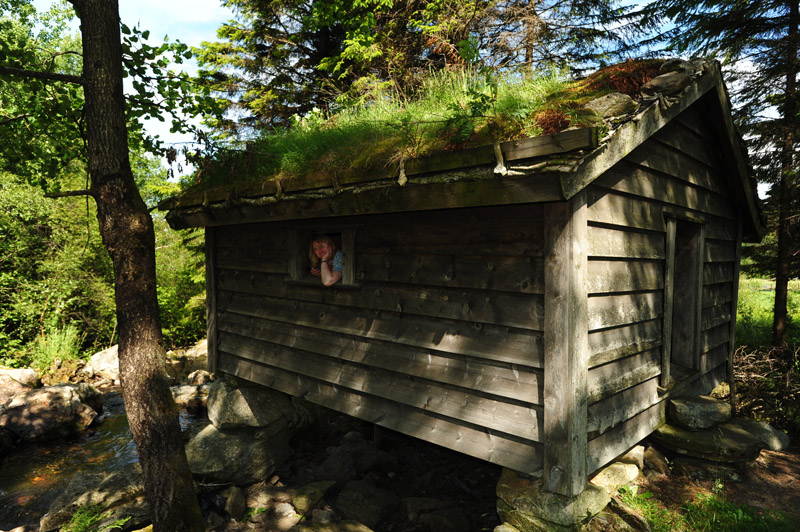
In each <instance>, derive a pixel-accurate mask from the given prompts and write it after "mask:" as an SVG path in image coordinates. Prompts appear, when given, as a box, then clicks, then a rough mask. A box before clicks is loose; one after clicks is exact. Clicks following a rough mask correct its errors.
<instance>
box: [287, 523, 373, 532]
mask: <svg viewBox="0 0 800 532" xmlns="http://www.w3.org/2000/svg"><path fill="white" fill-rule="evenodd" d="M289 532H373V531H372V529H371V528H369V527H368V526H366V525H364V524H362V523H359V522H358V521H339V522H338V523H323V522H319V523H317V522H315V523H301V524H299V525H297V526H294V527H292V528H291V529H290V530H289Z"/></svg>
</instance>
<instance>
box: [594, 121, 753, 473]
mask: <svg viewBox="0 0 800 532" xmlns="http://www.w3.org/2000/svg"><path fill="white" fill-rule="evenodd" d="M707 123H708V120H706V119H704V117H703V116H702V114H701V111H699V110H697V109H695V108H690V109H688V110H687V111H686V112H684V113H683V114H682V115H680V116H679V117H678V118H677V119H675V120H673V121H672V122H671V123H670V124H668V125H667V126H666V127H665V128H664V129H662V130H661V131H659V132H658V133H657V134H656V135H654V137H652V138H651V139H649V140H648V141H647V142H645V143H644V144H643V145H641V146H639V147H638V148H637V149H636V150H634V151H633V152H632V153H631V154H630V155H628V156H627V157H626V158H625V159H624V160H623V161H621V162H620V163H618V164H617V165H615V166H614V167H613V168H612V169H611V170H610V171H609V172H607V174H606V175H604V176H602V177H601V178H599V179H598V180H596V181H595V182H594V183H593V185H592V186H591V187H590V188H589V189H588V191H587V192H588V195H589V196H588V197H589V199H588V205H589V234H588V240H589V242H588V247H589V270H588V273H589V275H588V281H587V282H588V284H589V305H588V308H589V354H590V355H589V356H590V360H589V366H590V370H589V379H588V381H589V384H588V386H589V402H590V406H589V423H588V430H589V433H590V441H589V457H588V467H587V469H588V470H589V471H590V472H591V471H595V470H596V469H598V468H599V467H602V466H603V465H604V464H606V463H607V462H608V461H610V460H613V459H614V458H615V457H616V456H618V455H619V454H620V453H622V452H624V451H626V450H627V449H628V448H630V447H631V446H632V445H634V444H635V443H636V442H638V441H639V440H641V439H642V438H643V437H645V436H647V434H649V433H650V432H651V431H652V430H653V429H654V428H655V427H657V426H658V425H659V424H660V423H661V422H662V421H663V419H664V404H663V400H664V397H666V396H665V395H664V394H659V388H658V385H659V375H660V373H661V357H662V344H663V341H664V339H663V337H662V330H663V327H664V321H665V320H664V306H665V260H666V256H665V248H666V227H667V221H666V220H667V217H669V216H673V217H682V218H686V219H692V220H697V221H700V222H702V223H703V234H704V236H705V241H704V248H703V252H704V260H703V271H702V275H703V280H702V300H701V301H702V313H701V314H702V315H701V316H700V321H701V326H700V330H701V333H700V338H699V344H700V346H701V350H700V353H701V355H700V357H699V359H698V360H697V366H696V372H695V373H694V375H693V376H692V377H690V378H689V379H687V381H688V382H683V383H681V387H680V389H681V390H682V392H683V393H689V392H706V391H708V389H709V387H710V386H713V384H715V383H717V382H719V380H720V379H724V378H725V370H726V364H727V359H728V353H729V350H730V338H731V325H732V324H731V320H733V319H735V303H734V301H735V283H734V279H735V272H737V271H738V270H737V268H736V267H735V260H736V258H737V255H736V251H737V249H738V246H739V241H737V236H738V235H737V220H736V218H737V213H736V210H735V208H734V203H733V201H732V196H731V193H730V190H729V187H728V185H727V183H726V171H725V169H724V166H723V164H722V162H721V158H720V157H719V154H718V152H717V151H716V148H715V146H716V144H715V140H714V139H715V137H714V134H713V133H712V132H711V131H710V130H709V127H708V125H707ZM739 240H740V238H739ZM675 267H676V268H681V267H686V266H685V265H682V264H676V266H675ZM677 390H678V389H677V388H676V389H675V390H674V391H673V392H675V393H677Z"/></svg>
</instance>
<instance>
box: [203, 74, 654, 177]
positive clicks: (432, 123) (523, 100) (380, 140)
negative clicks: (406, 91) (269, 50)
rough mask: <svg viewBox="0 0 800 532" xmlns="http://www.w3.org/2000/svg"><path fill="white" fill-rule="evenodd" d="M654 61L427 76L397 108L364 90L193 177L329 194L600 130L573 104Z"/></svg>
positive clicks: (381, 93)
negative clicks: (415, 164) (406, 167)
mask: <svg viewBox="0 0 800 532" xmlns="http://www.w3.org/2000/svg"><path fill="white" fill-rule="evenodd" d="M659 66H660V62H659V61H653V60H648V61H629V62H627V63H622V64H621V65H617V66H615V67H609V68H606V69H603V70H600V71H598V72H597V73H595V74H593V75H592V76H590V77H588V78H586V79H584V80H581V81H571V80H569V79H568V78H567V76H566V75H565V73H564V72H561V71H558V70H549V71H546V72H542V73H539V74H538V75H533V76H530V75H528V76H522V75H512V74H508V75H502V74H496V73H494V74H486V73H481V72H478V71H475V70H470V69H461V70H453V71H441V72H436V73H432V74H431V75H430V77H429V78H428V79H427V81H426V82H425V83H424V85H423V87H422V89H421V90H420V91H419V93H418V95H417V96H416V97H415V98H413V99H411V100H403V99H401V98H398V97H397V95H396V94H395V93H394V92H393V91H392V90H390V89H388V88H387V87H386V86H385V85H380V84H373V85H372V86H370V87H369V88H367V89H366V90H363V91H362V92H360V93H359V97H358V99H356V100H351V101H345V100H344V98H342V99H340V101H339V104H340V105H339V109H338V110H337V111H336V112H335V113H333V114H330V115H327V114H325V113H322V112H319V111H315V112H312V113H309V114H308V115H306V116H302V117H298V118H297V119H296V120H295V121H294V123H293V125H292V127H290V128H288V129H286V130H281V131H269V132H264V133H263V134H262V135H261V136H260V137H259V138H257V139H256V140H254V141H251V142H250V143H248V144H247V146H246V147H245V148H244V150H240V151H235V150H233V151H230V152H225V153H224V154H223V155H222V156H219V157H217V158H215V159H214V160H209V161H207V162H206V163H205V164H204V165H203V166H202V167H201V170H200V172H199V177H200V179H201V182H202V183H203V185H205V186H213V185H224V184H234V183H241V182H247V181H250V182H261V181H265V180H269V179H279V180H283V179H287V178H302V179H307V180H308V181H309V182H310V183H320V186H325V185H329V184H330V183H331V182H334V181H336V180H337V179H338V178H341V177H342V176H344V175H347V174H354V173H358V174H369V173H374V172H382V173H384V174H387V173H389V172H390V170H391V169H392V168H398V167H399V164H400V162H401V161H402V160H404V159H406V160H407V159H410V158H417V157H425V156H428V155H431V154H434V153H437V152H446V151H454V150H460V149H465V148H470V147H476V146H482V145H487V144H492V142H493V141H495V140H497V141H506V140H515V139H519V138H525V137H534V136H538V135H542V134H553V133H558V132H559V131H562V130H564V129H566V128H568V127H590V126H596V125H602V121H601V120H600V119H599V118H598V117H597V116H596V115H595V114H594V113H593V112H591V111H588V110H587V109H585V108H584V107H583V105H584V104H585V103H586V102H588V101H589V100H591V99H593V98H596V97H598V96H602V95H604V94H607V93H609V92H611V91H613V90H618V91H620V92H626V93H628V94H630V95H635V94H636V93H638V88H639V87H640V86H641V85H642V84H643V83H644V82H646V81H647V80H649V79H650V78H652V77H653V76H654V75H657V71H658V67H659Z"/></svg>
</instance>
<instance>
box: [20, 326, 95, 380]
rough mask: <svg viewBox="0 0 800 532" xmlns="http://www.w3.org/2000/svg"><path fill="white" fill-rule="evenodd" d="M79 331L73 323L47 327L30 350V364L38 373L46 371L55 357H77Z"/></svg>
mask: <svg viewBox="0 0 800 532" xmlns="http://www.w3.org/2000/svg"><path fill="white" fill-rule="evenodd" d="M82 340H83V339H82V338H81V334H80V331H78V328H77V327H76V326H75V325H72V324H67V325H65V326H63V327H48V328H47V331H46V333H45V334H44V335H42V336H39V337H37V338H36V342H34V344H33V350H32V352H31V366H32V367H34V368H35V369H36V370H37V371H38V372H39V373H43V372H45V371H47V370H48V369H49V368H50V366H52V364H53V362H54V361H55V360H56V359H59V360H74V359H77V358H79V349H80V345H81V342H82Z"/></svg>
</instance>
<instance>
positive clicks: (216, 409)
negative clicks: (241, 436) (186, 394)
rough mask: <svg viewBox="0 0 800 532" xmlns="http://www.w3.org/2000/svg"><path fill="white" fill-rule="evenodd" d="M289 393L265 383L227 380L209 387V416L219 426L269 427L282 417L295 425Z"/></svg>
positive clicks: (215, 382) (232, 427) (221, 427)
mask: <svg viewBox="0 0 800 532" xmlns="http://www.w3.org/2000/svg"><path fill="white" fill-rule="evenodd" d="M294 417H295V408H294V406H293V405H292V402H291V400H290V399H289V396H288V395H286V394H283V393H281V392H277V391H275V390H271V389H269V388H266V387H263V386H237V385H236V384H235V383H232V382H230V381H228V380H226V379H219V380H216V381H214V382H212V383H211V384H210V385H209V389H208V419H209V420H211V423H213V424H214V426H215V427H217V428H218V429H222V430H225V429H234V428H241V427H266V426H269V425H270V424H272V423H274V422H275V421H278V420H280V419H285V420H289V425H293V424H294Z"/></svg>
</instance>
